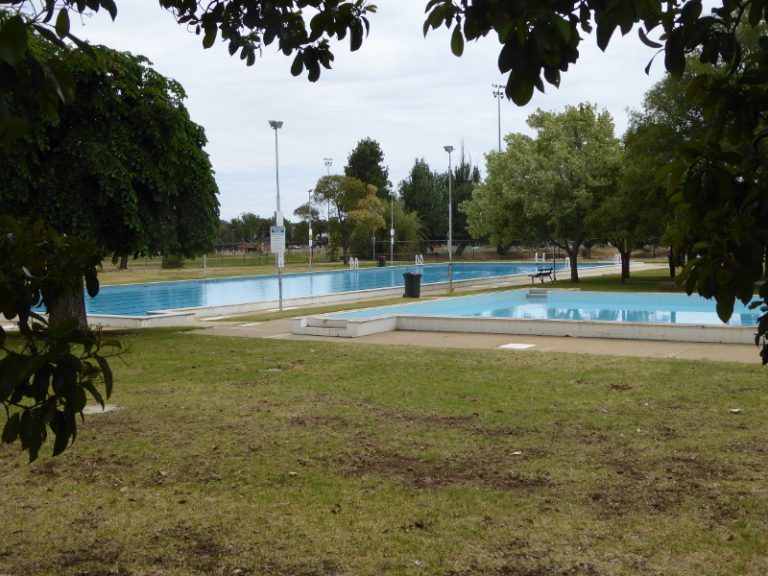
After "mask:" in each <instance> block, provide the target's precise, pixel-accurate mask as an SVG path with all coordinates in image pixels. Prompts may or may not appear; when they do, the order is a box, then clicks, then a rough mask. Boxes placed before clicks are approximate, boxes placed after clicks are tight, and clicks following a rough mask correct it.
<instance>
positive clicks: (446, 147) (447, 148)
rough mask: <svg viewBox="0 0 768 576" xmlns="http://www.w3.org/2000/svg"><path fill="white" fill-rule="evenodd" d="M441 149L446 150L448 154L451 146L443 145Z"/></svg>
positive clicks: (451, 148) (451, 149) (451, 150)
mask: <svg viewBox="0 0 768 576" xmlns="http://www.w3.org/2000/svg"><path fill="white" fill-rule="evenodd" d="M443 150H445V151H446V152H448V154H450V153H451V152H453V146H443Z"/></svg>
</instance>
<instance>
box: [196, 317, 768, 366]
mask: <svg viewBox="0 0 768 576" xmlns="http://www.w3.org/2000/svg"><path fill="white" fill-rule="evenodd" d="M191 334H202V335H210V336H235V337H242V338H270V339H279V340H293V341H303V342H336V343H338V344H347V345H356V344H372V345H395V346H422V347H424V348H465V349H485V350H494V349H500V348H501V347H502V346H507V347H506V348H504V350H507V351H509V352H511V353H514V352H516V351H520V350H523V351H535V352H550V353H553V352H568V353H574V354H599V355H607V356H631V357H637V358H679V359H683V360H708V361H713V362H737V363H745V364H755V365H759V364H760V357H759V356H758V349H757V347H756V346H754V345H750V344H711V343H698V342H667V341H658V340H620V339H605V338H570V337H553V336H516V335H509V334H457V333H450V332H411V331H408V332H401V331H394V332H382V333H379V334H371V335H368V336H360V337H358V338H337V337H334V336H305V335H297V334H292V333H291V320H290V319H289V318H283V319H280V320H270V321H267V322H246V323H242V324H237V323H234V322H232V323H227V324H226V325H224V324H223V323H222V324H218V325H216V326H212V327H210V328H203V329H200V330H195V331H194V332H192V333H191Z"/></svg>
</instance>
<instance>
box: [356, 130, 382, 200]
mask: <svg viewBox="0 0 768 576" xmlns="http://www.w3.org/2000/svg"><path fill="white" fill-rule="evenodd" d="M344 175H345V176H351V177H352V178H357V179H358V180H360V181H362V182H364V183H365V184H369V185H371V186H373V187H375V188H376V194H377V195H378V196H379V198H382V199H386V198H389V195H390V193H391V192H390V190H391V188H392V184H391V183H390V182H389V169H388V168H387V167H386V166H384V152H382V151H381V146H379V143H378V142H377V141H376V140H373V139H371V138H363V139H362V140H360V142H358V143H357V146H355V149H354V150H352V152H350V154H349V157H348V158H347V165H346V166H344Z"/></svg>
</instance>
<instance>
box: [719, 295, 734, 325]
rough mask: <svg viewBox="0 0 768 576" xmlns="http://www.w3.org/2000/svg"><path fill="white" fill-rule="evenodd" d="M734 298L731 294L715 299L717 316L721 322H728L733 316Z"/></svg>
mask: <svg viewBox="0 0 768 576" xmlns="http://www.w3.org/2000/svg"><path fill="white" fill-rule="evenodd" d="M734 300H736V298H735V297H734V296H733V294H729V295H728V296H726V297H721V296H718V297H717V316H718V317H719V318H720V320H722V321H723V322H728V320H730V319H731V315H732V314H733V303H734Z"/></svg>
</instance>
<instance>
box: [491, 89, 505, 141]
mask: <svg viewBox="0 0 768 576" xmlns="http://www.w3.org/2000/svg"><path fill="white" fill-rule="evenodd" d="M491 86H493V97H494V98H496V102H497V109H498V110H497V112H498V119H499V152H501V99H502V98H503V97H504V86H502V85H501V84H491Z"/></svg>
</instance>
